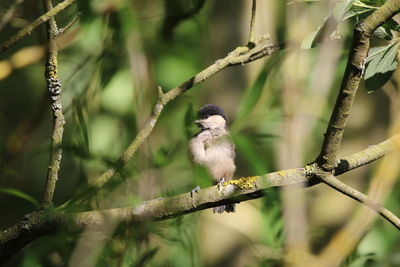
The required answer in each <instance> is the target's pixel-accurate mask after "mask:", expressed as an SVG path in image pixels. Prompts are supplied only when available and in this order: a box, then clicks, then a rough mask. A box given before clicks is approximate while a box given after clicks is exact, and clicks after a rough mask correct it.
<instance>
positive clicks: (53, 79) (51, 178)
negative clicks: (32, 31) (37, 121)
mask: <svg viewBox="0 0 400 267" xmlns="http://www.w3.org/2000/svg"><path fill="white" fill-rule="evenodd" d="M43 4H44V7H45V11H46V12H47V11H49V10H51V9H52V8H53V6H52V4H51V0H43ZM57 34H58V30H57V25H56V21H55V19H54V17H51V18H50V19H49V21H48V22H47V41H48V47H47V55H46V69H45V77H46V83H47V89H48V91H49V96H50V104H51V111H52V113H53V133H52V136H51V151H50V164H49V167H48V170H47V178H46V185H45V189H44V192H43V199H42V205H43V207H48V206H50V205H51V204H52V203H53V196H54V190H55V188H56V183H57V179H58V171H59V169H60V163H61V156H62V149H61V143H62V137H63V132H64V123H65V121H64V115H63V113H62V104H61V96H60V94H61V82H60V79H59V78H58V75H57V72H58V63H57V54H58V51H57V44H56V41H55V38H56V36H57Z"/></svg>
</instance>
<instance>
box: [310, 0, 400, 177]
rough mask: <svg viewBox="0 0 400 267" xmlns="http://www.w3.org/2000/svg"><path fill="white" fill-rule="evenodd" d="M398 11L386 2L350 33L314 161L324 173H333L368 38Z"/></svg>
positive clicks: (395, 2) (399, 5) (395, 1)
mask: <svg viewBox="0 0 400 267" xmlns="http://www.w3.org/2000/svg"><path fill="white" fill-rule="evenodd" d="M399 10H400V1H398V0H389V1H387V2H386V3H385V4H384V5H383V6H382V7H380V8H379V9H378V10H376V11H375V12H374V13H372V14H371V15H370V16H368V17H367V18H366V19H365V20H364V21H363V22H361V23H360V24H358V25H357V26H356V28H355V30H354V39H353V43H352V46H351V50H350V54H349V58H348V61H347V66H346V70H345V74H344V78H343V81H342V85H341V88H340V91H339V95H338V97H337V100H336V104H335V107H334V109H333V112H332V115H331V118H330V120H329V124H328V127H327V129H326V133H325V137H324V141H323V144H322V147H321V152H320V154H319V156H318V157H317V159H316V162H317V164H318V166H320V167H321V168H322V169H324V170H326V171H331V170H333V169H334V168H335V166H336V164H337V160H336V159H337V153H338V151H339V148H340V144H341V141H342V137H343V132H344V128H345V127H346V123H347V118H348V116H349V114H350V110H351V106H352V104H353V101H354V98H355V95H356V92H357V88H358V85H359V83H360V80H361V77H362V75H363V73H364V69H365V59H366V57H367V54H368V50H369V38H370V36H371V34H372V33H373V31H374V30H375V29H377V28H378V27H379V26H380V25H382V24H383V23H384V22H385V21H386V20H388V19H389V18H391V17H392V16H393V15H395V14H396V13H397V12H399Z"/></svg>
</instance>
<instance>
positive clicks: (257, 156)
mask: <svg viewBox="0 0 400 267" xmlns="http://www.w3.org/2000/svg"><path fill="white" fill-rule="evenodd" d="M234 141H235V145H236V148H237V150H238V152H239V154H240V155H241V156H243V159H244V160H245V161H246V162H247V164H248V165H249V166H250V169H251V170H252V173H253V174H254V175H261V174H264V173H267V171H268V168H267V163H266V161H265V160H264V159H263V157H262V156H261V153H259V152H258V150H257V149H256V147H255V146H254V143H253V140H251V139H250V138H249V137H247V136H245V135H241V134H237V135H235V136H234Z"/></svg>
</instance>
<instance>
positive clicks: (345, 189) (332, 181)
mask: <svg viewBox="0 0 400 267" xmlns="http://www.w3.org/2000/svg"><path fill="white" fill-rule="evenodd" d="M319 178H320V179H321V180H322V181H324V183H326V184H327V185H329V186H330V187H332V188H333V189H335V190H337V191H339V192H341V193H343V194H345V195H346V196H348V197H351V198H352V199H355V200H357V201H358V202H360V203H363V204H365V205H366V206H368V207H369V208H371V209H373V210H374V211H376V212H377V213H379V214H380V215H381V216H382V217H383V218H385V219H386V220H387V221H388V222H390V223H391V224H393V225H394V226H395V227H396V228H397V229H398V230H400V219H399V218H398V217H397V216H396V215H394V214H393V213H392V212H391V211H389V210H387V209H386V208H385V207H383V206H382V205H381V204H379V203H377V202H375V201H373V200H372V199H370V198H369V197H368V196H367V195H364V194H363V193H361V192H359V191H357V190H356V189H354V188H352V187H351V186H348V185H346V184H345V183H343V182H341V181H339V180H338V179H337V178H335V176H333V175H321V176H319Z"/></svg>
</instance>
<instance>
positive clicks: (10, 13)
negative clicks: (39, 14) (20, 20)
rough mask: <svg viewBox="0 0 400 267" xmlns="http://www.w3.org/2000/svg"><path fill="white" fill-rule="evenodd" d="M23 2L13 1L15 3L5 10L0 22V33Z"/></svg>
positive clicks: (20, 0) (21, 0) (22, 0)
mask: <svg viewBox="0 0 400 267" xmlns="http://www.w3.org/2000/svg"><path fill="white" fill-rule="evenodd" d="M22 2H24V0H15V2H14V3H13V4H12V5H11V7H10V8H9V9H8V10H7V12H6V13H5V14H4V15H3V17H2V18H1V20H0V31H2V30H3V28H4V26H6V24H7V23H8V22H9V21H10V19H11V18H12V17H13V16H14V13H15V11H16V10H17V6H18V5H19V4H21V3H22Z"/></svg>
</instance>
